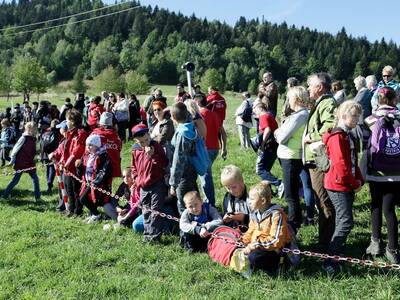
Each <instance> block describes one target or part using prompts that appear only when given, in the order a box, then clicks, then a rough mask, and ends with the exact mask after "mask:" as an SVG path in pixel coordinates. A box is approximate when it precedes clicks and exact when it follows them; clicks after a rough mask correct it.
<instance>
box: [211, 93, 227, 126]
mask: <svg viewBox="0 0 400 300" xmlns="http://www.w3.org/2000/svg"><path fill="white" fill-rule="evenodd" d="M207 103H208V105H207V108H208V109H209V110H211V111H213V112H215V113H216V114H217V115H218V118H219V120H220V124H221V125H222V123H223V122H224V120H225V114H226V101H225V98H224V97H222V96H221V94H220V93H218V92H213V93H211V94H209V95H208V96H207Z"/></svg>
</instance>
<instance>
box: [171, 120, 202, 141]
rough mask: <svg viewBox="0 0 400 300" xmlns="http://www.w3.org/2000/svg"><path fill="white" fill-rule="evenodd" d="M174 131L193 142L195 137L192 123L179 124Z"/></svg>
mask: <svg viewBox="0 0 400 300" xmlns="http://www.w3.org/2000/svg"><path fill="white" fill-rule="evenodd" d="M176 130H177V131H179V132H180V133H181V134H182V135H183V136H184V137H185V138H187V139H190V140H194V139H195V138H196V136H197V134H196V130H195V127H194V123H193V122H189V123H183V124H179V125H178V127H177V129H176Z"/></svg>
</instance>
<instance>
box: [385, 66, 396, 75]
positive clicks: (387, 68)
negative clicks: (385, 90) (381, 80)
mask: <svg viewBox="0 0 400 300" xmlns="http://www.w3.org/2000/svg"><path fill="white" fill-rule="evenodd" d="M383 72H386V73H389V74H390V75H392V76H393V75H394V74H395V70H394V69H393V67H392V66H389V65H387V66H384V67H383V69H382V73H383Z"/></svg>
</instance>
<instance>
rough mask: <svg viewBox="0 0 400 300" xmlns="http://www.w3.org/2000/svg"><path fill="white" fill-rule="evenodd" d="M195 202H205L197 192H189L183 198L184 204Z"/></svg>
mask: <svg viewBox="0 0 400 300" xmlns="http://www.w3.org/2000/svg"><path fill="white" fill-rule="evenodd" d="M193 200H199V201H201V202H203V199H201V197H200V193H199V192H197V191H191V192H187V193H186V194H185V196H183V202H185V204H186V203H188V202H190V201H193Z"/></svg>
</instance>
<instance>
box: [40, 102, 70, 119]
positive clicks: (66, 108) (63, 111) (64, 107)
mask: <svg viewBox="0 0 400 300" xmlns="http://www.w3.org/2000/svg"><path fill="white" fill-rule="evenodd" d="M72 108H73V105H72V103H71V99H70V98H65V102H64V104H63V105H62V106H61V109H60V122H62V121H64V120H65V114H66V113H67V111H69V110H71V109H72ZM36 111H37V110H36ZM34 113H35V112H34Z"/></svg>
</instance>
